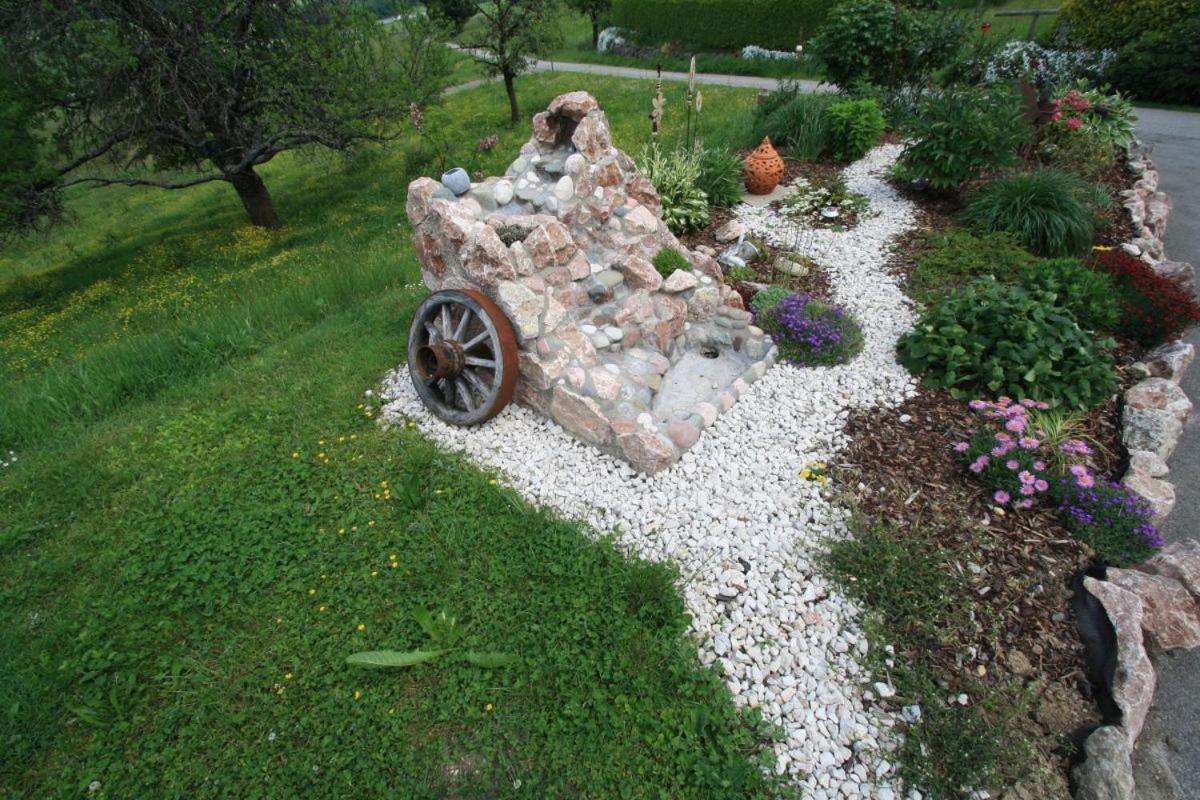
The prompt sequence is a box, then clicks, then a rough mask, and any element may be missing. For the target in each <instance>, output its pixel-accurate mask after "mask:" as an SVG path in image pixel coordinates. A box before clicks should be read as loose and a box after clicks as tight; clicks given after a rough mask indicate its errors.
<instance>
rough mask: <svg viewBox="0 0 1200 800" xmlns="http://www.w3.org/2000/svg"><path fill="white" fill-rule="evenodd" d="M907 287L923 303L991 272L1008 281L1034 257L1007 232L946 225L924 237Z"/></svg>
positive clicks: (1027, 265) (996, 276)
mask: <svg viewBox="0 0 1200 800" xmlns="http://www.w3.org/2000/svg"><path fill="white" fill-rule="evenodd" d="M924 245H925V248H926V249H925V250H923V251H922V252H921V253H920V254H919V255H918V256H917V260H916V264H915V266H914V267H913V271H912V277H911V278H910V279H909V287H910V289H911V291H912V294H913V296H914V297H915V298H916V299H918V300H921V301H923V302H928V301H929V300H931V299H932V298H934V297H937V296H939V295H942V294H945V293H946V292H947V291H949V290H951V289H953V288H955V287H956V286H961V285H962V284H963V283H966V282H968V281H970V280H972V279H974V278H980V277H983V276H984V275H992V276H994V277H995V278H997V279H998V280H1001V281H1004V282H1006V283H1007V282H1011V280H1012V279H1013V277H1015V276H1019V275H1021V274H1022V272H1023V271H1024V270H1025V269H1026V268H1027V267H1030V266H1032V265H1033V263H1034V262H1035V261H1036V260H1037V259H1035V258H1034V256H1032V255H1030V253H1029V251H1028V250H1026V249H1025V248H1024V247H1022V246H1021V243H1020V242H1019V241H1018V240H1017V237H1015V236H1013V235H1012V234H1011V233H979V232H976V231H970V230H967V229H965V228H948V229H946V230H944V231H938V232H936V233H931V234H929V235H928V236H927V237H926V238H925V242H924Z"/></svg>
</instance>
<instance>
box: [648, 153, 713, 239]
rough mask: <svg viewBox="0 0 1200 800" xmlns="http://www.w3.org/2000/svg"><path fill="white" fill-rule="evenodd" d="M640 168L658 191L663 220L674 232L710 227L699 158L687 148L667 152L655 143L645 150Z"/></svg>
mask: <svg viewBox="0 0 1200 800" xmlns="http://www.w3.org/2000/svg"><path fill="white" fill-rule="evenodd" d="M638 167H639V168H640V169H641V171H642V173H643V174H645V176H646V177H647V178H648V179H649V180H650V182H651V183H653V184H654V187H655V188H656V189H658V197H659V200H661V201H662V209H663V221H664V222H666V223H667V227H668V228H670V229H671V231H672V232H673V233H686V232H687V231H690V230H695V229H696V228H703V227H704V226H705V225H707V224H708V195H707V194H705V192H704V190H703V189H701V188H700V186H699V181H700V158H699V155H698V153H697V152H696V151H694V150H687V149H685V148H676V149H673V150H665V149H663V148H661V147H659V145H658V143H657V142H655V143H653V144H651V145H649V146H647V147H644V148H642V153H641V157H640V158H639V159H638Z"/></svg>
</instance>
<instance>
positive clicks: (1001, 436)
mask: <svg viewBox="0 0 1200 800" xmlns="http://www.w3.org/2000/svg"><path fill="white" fill-rule="evenodd" d="M996 441H997V442H1011V441H1012V437H1011V436H1009V435H1008V434H1007V433H997V434H996Z"/></svg>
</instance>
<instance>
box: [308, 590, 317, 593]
mask: <svg viewBox="0 0 1200 800" xmlns="http://www.w3.org/2000/svg"><path fill="white" fill-rule="evenodd" d="M308 593H309V594H316V593H317V590H316V589H309V590H308Z"/></svg>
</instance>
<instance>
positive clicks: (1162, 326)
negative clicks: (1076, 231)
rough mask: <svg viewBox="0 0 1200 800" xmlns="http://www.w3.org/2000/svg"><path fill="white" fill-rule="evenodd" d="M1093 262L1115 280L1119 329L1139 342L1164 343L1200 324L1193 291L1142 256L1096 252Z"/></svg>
mask: <svg viewBox="0 0 1200 800" xmlns="http://www.w3.org/2000/svg"><path fill="white" fill-rule="evenodd" d="M1091 265H1092V268H1093V269H1095V270H1097V271H1098V272H1103V273H1106V274H1107V275H1108V276H1109V278H1110V279H1111V280H1112V284H1113V286H1114V287H1115V289H1116V294H1117V299H1118V302H1119V303H1120V307H1121V319H1120V323H1119V330H1120V332H1121V333H1122V334H1123V335H1124V336H1127V337H1129V338H1130V339H1133V340H1134V341H1136V342H1138V343H1139V344H1142V345H1145V346H1147V347H1151V346H1154V345H1157V344H1161V343H1162V342H1165V341H1168V340H1170V339H1174V338H1175V337H1177V336H1179V335H1180V334H1181V333H1183V332H1184V331H1185V330H1187V329H1188V328H1189V327H1191V326H1192V325H1195V324H1197V323H1200V306H1197V304H1196V299H1195V298H1194V297H1193V296H1192V293H1191V292H1190V291H1188V289H1187V288H1186V287H1185V286H1184V285H1183V284H1181V283H1180V282H1179V281H1178V280H1172V279H1171V278H1167V277H1164V276H1162V275H1159V274H1158V273H1157V272H1155V271H1154V268H1153V267H1152V266H1150V265H1149V264H1147V263H1146V262H1145V261H1143V260H1142V259H1140V258H1136V257H1135V256H1131V255H1129V254H1128V253H1125V252H1123V251H1121V250H1110V251H1105V252H1098V253H1096V254H1095V255H1094V256H1093V258H1092V262H1091Z"/></svg>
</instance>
